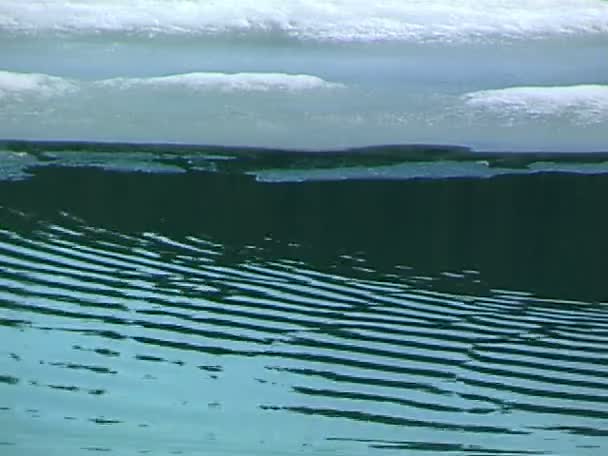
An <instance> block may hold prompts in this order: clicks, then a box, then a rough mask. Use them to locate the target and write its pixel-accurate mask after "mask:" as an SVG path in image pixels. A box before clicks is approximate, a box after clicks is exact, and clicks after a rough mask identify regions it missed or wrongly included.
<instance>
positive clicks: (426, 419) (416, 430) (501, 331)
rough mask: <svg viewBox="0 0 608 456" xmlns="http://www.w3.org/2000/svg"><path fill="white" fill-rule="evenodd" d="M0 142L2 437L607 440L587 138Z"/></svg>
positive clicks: (535, 443) (203, 450)
mask: <svg viewBox="0 0 608 456" xmlns="http://www.w3.org/2000/svg"><path fill="white" fill-rule="evenodd" d="M2 148H3V149H4V152H2V156H1V160H0V341H1V342H2V343H1V345H0V454H2V455H8V456H13V455H28V456H29V455H43V454H44V455H48V454H51V455H54V454H57V455H59V454H61V455H81V454H90V453H99V452H101V453H109V454H119V455H131V454H133V455H135V454H154V455H167V454H191V455H198V454H212V455H216V454H217V455H228V454H230V455H232V454H235V455H236V454H277V455H279V454H281V455H283V454H311V455H320V454H333V455H357V454H361V455H363V454H365V455H374V456H375V455H392V454H400V455H401V454H408V455H409V454H412V455H428V454H445V455H461V454H462V455H465V454H470V455H519V454H543V455H574V454H576V455H593V456H595V455H603V454H605V451H606V441H607V437H608V307H607V302H608V293H607V288H606V280H605V278H606V272H605V271H607V270H608V264H607V263H608V255H607V254H608V241H607V240H606V233H607V232H608V216H607V215H606V211H605V210H604V208H605V195H606V194H608V176H607V175H606V173H607V171H606V167H605V163H606V157H604V156H602V155H601V154H600V155H592V154H589V155H584V154H583V155H578V156H574V155H572V156H567V155H550V154H549V155H546V154H545V155H542V154H541V155H525V156H521V155H509V154H502V155H501V154H494V155H492V154H478V153H475V152H473V151H469V150H467V149H464V148H442V147H436V148H432V147H426V148H424V147H402V148H377V149H371V150H359V151H347V152H344V153H340V152H331V153H329V152H328V153H326V154H325V155H315V154H311V153H298V152H295V151H291V152H284V151H283V152H281V151H263V150H243V149H241V150H234V149H227V148H190V149H188V148H177V147H175V146H140V147H135V146H127V145H114V146H112V145H95V144H88V145H87V144H55V145H52V144H44V143H35V144H32V143H4V144H3V145H2ZM364 171H365V172H364Z"/></svg>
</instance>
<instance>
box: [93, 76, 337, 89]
mask: <svg viewBox="0 0 608 456" xmlns="http://www.w3.org/2000/svg"><path fill="white" fill-rule="evenodd" d="M98 84H99V85H102V86H111V87H116V88H120V89H130V88H134V87H160V88H162V87H178V88H180V87H181V88H186V89H189V90H194V91H207V90H218V91H222V92H235V91H246V92H251V91H253V92H260V91H262V92H266V91H271V90H272V91H304V90H313V89H331V88H338V87H342V85H341V84H337V83H332V82H327V81H325V80H323V79H321V78H319V77H317V76H311V75H307V74H295V75H293V74H284V73H234V74H228V73H186V74H176V75H170V76H161V77H150V78H113V79H106V80H103V81H99V82H98Z"/></svg>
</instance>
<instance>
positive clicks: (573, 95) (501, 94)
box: [464, 85, 608, 123]
mask: <svg viewBox="0 0 608 456" xmlns="http://www.w3.org/2000/svg"><path fill="white" fill-rule="evenodd" d="M464 99H465V101H466V104H467V105H468V106H469V107H473V108H477V109H481V110H489V111H496V112H501V113H504V114H508V115H513V114H527V115H531V116H534V117H536V116H539V117H540V116H560V115H565V114H568V115H569V116H573V117H576V118H577V119H579V120H580V121H584V122H585V123H599V122H604V121H606V119H608V86H606V85H575V86H554V87H510V88H504V89H494V90H482V91H477V92H471V93H468V94H466V95H464Z"/></svg>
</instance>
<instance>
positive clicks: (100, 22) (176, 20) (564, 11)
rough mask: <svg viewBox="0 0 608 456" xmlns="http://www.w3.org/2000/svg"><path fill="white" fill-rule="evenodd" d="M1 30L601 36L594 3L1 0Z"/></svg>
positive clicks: (600, 15) (343, 36)
mask: <svg viewBox="0 0 608 456" xmlns="http://www.w3.org/2000/svg"><path fill="white" fill-rule="evenodd" d="M0 29H4V30H10V31H17V32H19V31H21V32H23V31H25V32H40V31H63V32H76V33H97V32H130V33H218V32H227V31H228V32H229V31H239V32H247V31H279V32H282V33H285V34H288V35H290V36H294V37H302V38H307V39H328V40H387V39H397V40H416V41H418V40H441V41H455V40H456V41H458V40H463V39H465V40H466V39H472V38H480V37H481V38H483V37H488V36H499V37H509V38H525V37H531V36H532V37H542V36H547V35H560V34H572V33H598V32H600V33H608V3H607V2H604V1H600V0H458V1H456V0H409V1H408V0H383V1H381V2H370V1H369V0H289V1H285V0H224V1H211V0H130V1H124V0H28V1H23V0H3V1H2V2H0Z"/></svg>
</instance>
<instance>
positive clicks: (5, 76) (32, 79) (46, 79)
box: [0, 70, 78, 99]
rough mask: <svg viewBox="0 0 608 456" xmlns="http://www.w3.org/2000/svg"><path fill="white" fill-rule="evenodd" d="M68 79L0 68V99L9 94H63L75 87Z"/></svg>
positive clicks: (48, 95)
mask: <svg viewBox="0 0 608 456" xmlns="http://www.w3.org/2000/svg"><path fill="white" fill-rule="evenodd" d="M77 87H78V86H77V84H75V83H74V82H73V81H71V80H69V79H64V78H61V77H57V76H50V75H47V74H39V73H15V72H11V71H2V70H0V99H2V98H4V97H8V96H9V95H11V96H14V95H32V94H33V95H38V96H42V97H52V96H56V95H65V94H67V93H70V92H73V91H74V90H76V89H77Z"/></svg>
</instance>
